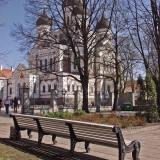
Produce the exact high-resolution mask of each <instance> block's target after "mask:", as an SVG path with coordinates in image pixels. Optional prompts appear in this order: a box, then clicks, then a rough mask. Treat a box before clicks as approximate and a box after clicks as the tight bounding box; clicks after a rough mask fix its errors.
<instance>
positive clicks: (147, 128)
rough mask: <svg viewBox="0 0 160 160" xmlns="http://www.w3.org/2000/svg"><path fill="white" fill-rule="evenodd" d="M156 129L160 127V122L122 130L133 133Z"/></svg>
mask: <svg viewBox="0 0 160 160" xmlns="http://www.w3.org/2000/svg"><path fill="white" fill-rule="evenodd" d="M155 129H160V124H157V125H153V126H146V127H140V128H139V127H138V128H134V127H133V128H128V129H122V132H123V133H126V134H127V133H129V134H132V133H139V132H146V131H152V130H155Z"/></svg>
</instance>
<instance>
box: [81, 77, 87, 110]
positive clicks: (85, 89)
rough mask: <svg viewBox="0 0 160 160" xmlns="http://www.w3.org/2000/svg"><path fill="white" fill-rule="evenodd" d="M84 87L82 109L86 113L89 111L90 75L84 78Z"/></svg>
mask: <svg viewBox="0 0 160 160" xmlns="http://www.w3.org/2000/svg"><path fill="white" fill-rule="evenodd" d="M82 87H83V107H82V110H84V111H85V112H86V113H89V111H88V77H87V76H85V78H83V80H82Z"/></svg>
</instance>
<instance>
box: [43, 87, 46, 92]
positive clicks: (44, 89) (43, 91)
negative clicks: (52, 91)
mask: <svg viewBox="0 0 160 160" xmlns="http://www.w3.org/2000/svg"><path fill="white" fill-rule="evenodd" d="M45 90H46V88H45V85H43V93H45Z"/></svg>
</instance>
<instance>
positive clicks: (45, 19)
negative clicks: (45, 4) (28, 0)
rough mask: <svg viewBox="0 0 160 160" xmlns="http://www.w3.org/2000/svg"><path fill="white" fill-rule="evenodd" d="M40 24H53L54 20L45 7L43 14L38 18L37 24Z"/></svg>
mask: <svg viewBox="0 0 160 160" xmlns="http://www.w3.org/2000/svg"><path fill="white" fill-rule="evenodd" d="M40 25H48V26H52V20H51V19H50V18H49V17H48V16H47V14H46V9H45V8H44V10H43V14H42V15H41V16H40V17H39V18H38V20H37V22H36V26H40Z"/></svg>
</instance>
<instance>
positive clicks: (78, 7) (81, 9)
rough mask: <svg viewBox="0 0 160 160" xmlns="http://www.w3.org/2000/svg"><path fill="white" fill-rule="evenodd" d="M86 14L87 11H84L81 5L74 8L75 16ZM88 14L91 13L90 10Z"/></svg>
mask: <svg viewBox="0 0 160 160" xmlns="http://www.w3.org/2000/svg"><path fill="white" fill-rule="evenodd" d="M84 13H85V10H84V8H83V5H82V4H80V5H78V6H76V7H74V8H73V14H74V15H78V14H84ZM88 13H89V12H88V9H87V11H86V14H87V15H88Z"/></svg>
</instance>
